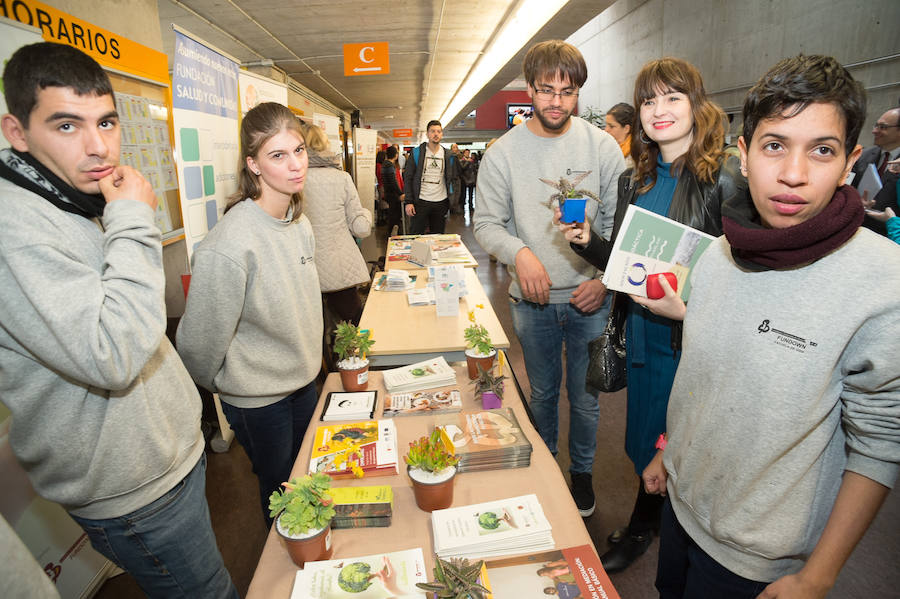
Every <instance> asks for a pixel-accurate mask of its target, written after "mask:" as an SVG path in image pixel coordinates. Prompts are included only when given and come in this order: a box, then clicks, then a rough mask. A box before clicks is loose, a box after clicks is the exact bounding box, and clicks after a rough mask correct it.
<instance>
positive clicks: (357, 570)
mask: <svg viewBox="0 0 900 599" xmlns="http://www.w3.org/2000/svg"><path fill="white" fill-rule="evenodd" d="M427 581H428V572H427V570H426V566H425V555H424V554H423V553H422V548H421V547H416V548H415V549H406V550H403V551H393V552H390V553H377V554H375V555H365V556H362V557H345V558H340V559H330V560H324V561H318V562H306V564H305V565H304V566H303V569H302V570H299V571H298V572H297V574H296V575H295V577H294V589H293V591H292V592H291V599H343V598H350V597H353V598H354V599H386V598H388V597H397V598H400V597H403V598H404V599H426V594H425V591H423V590H421V589H419V588H418V587H417V586H416V583H417V582H427Z"/></svg>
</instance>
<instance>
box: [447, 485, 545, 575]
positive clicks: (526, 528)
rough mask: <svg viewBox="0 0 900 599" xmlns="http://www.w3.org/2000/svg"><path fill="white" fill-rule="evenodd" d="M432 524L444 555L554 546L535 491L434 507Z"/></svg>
mask: <svg viewBox="0 0 900 599" xmlns="http://www.w3.org/2000/svg"><path fill="white" fill-rule="evenodd" d="M431 527H432V532H433V533H434V551H435V553H437V554H438V556H440V557H442V558H445V559H446V558H447V557H465V558H469V559H480V558H485V557H493V556H501V555H512V554H516V553H525V552H530V551H541V550H548V549H553V535H552V534H551V532H550V522H549V521H548V520H547V517H546V516H545V515H544V510H543V508H541V504H540V502H539V501H538V498H537V495H534V494H531V495H522V496H521V497H510V498H508V499H498V500H495V501H487V502H484V503H476V504H472V505H464V506H460V507H451V508H447V509H444V510H435V511H433V512H432V513H431Z"/></svg>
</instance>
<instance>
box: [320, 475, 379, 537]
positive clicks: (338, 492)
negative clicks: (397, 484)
mask: <svg viewBox="0 0 900 599" xmlns="http://www.w3.org/2000/svg"><path fill="white" fill-rule="evenodd" d="M329 493H330V494H331V498H332V499H334V510H335V514H334V518H333V519H332V521H331V527H332V528H335V529H340V528H370V527H379V526H390V525H391V516H392V515H393V501H394V490H393V489H392V488H391V487H390V486H389V485H377V486H372V487H332V488H331V491H329Z"/></svg>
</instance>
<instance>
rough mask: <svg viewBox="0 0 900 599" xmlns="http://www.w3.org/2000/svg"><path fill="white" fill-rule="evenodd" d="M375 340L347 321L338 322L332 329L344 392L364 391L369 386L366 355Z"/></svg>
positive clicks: (368, 333)
mask: <svg viewBox="0 0 900 599" xmlns="http://www.w3.org/2000/svg"><path fill="white" fill-rule="evenodd" d="M374 343H375V340H374V339H372V333H371V331H368V330H366V331H360V330H359V327H357V326H356V325H354V324H352V323H349V322H347V321H342V322H339V323H338V325H337V327H336V328H335V329H334V353H336V354H337V356H338V358H339V359H340V361H339V362H338V363H337V367H338V370H339V371H340V373H341V385H342V386H343V387H344V391H365V389H366V388H367V387H368V386H369V360H368V359H367V358H366V354H367V353H368V351H369V349H371V347H372V345H373V344H374Z"/></svg>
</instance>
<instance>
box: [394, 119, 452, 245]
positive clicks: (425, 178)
mask: <svg viewBox="0 0 900 599" xmlns="http://www.w3.org/2000/svg"><path fill="white" fill-rule="evenodd" d="M425 131H426V135H427V136H428V141H427V142H422V143H421V144H420V145H419V146H418V147H417V148H414V149H413V151H412V152H411V154H410V156H411V157H412V160H407V161H406V168H405V169H404V171H403V189H404V192H405V194H406V201H405V202H404V208H405V210H406V215H407V216H409V217H410V218H411V219H412V221H411V222H410V226H409V229H410V230H409V232H410V234H412V235H421V234H422V233H424V232H425V228H426V227H428V229H429V231H430V232H431V233H443V232H444V225H445V224H446V222H447V211H448V210H450V198H451V197H453V193H454V186H455V185H456V181H457V179H458V177H457V174H456V169H457V165H458V160H457V159H456V156H454V155H453V154H452V153H451V152H445V151H444V148H443V147H442V146H441V139H443V137H444V130H443V128H442V127H441V122H440V121H429V122H428V126H427V127H426V128H425Z"/></svg>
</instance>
